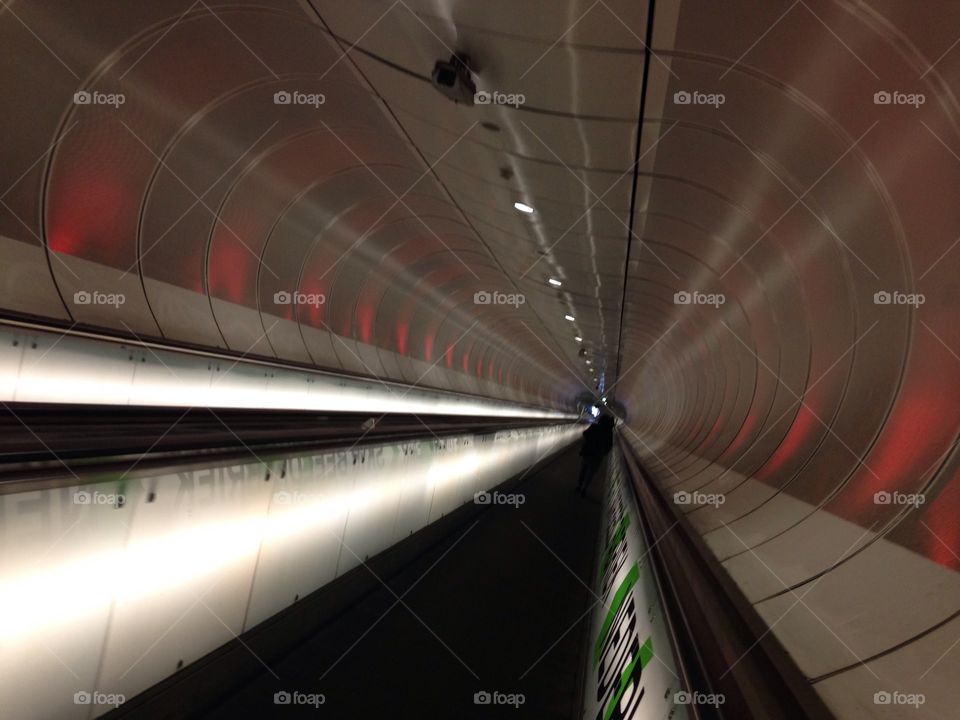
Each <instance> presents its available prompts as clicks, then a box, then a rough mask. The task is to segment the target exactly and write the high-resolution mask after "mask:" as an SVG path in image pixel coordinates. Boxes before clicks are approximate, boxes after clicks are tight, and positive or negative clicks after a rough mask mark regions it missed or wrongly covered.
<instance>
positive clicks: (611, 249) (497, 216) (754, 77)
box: [0, 0, 960, 718]
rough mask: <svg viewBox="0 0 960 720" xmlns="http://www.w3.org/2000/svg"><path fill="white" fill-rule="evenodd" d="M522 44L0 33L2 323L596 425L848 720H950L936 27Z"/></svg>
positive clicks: (282, 32)
mask: <svg viewBox="0 0 960 720" xmlns="http://www.w3.org/2000/svg"><path fill="white" fill-rule="evenodd" d="M517 8H518V3H517V1H516V0H485V1H484V2H458V1H457V0H408V1H407V2H403V3H399V4H398V3H393V4H391V3H390V2H389V1H388V0H351V2H343V1H342V0H289V1H287V0H259V1H258V2H256V3H253V4H251V3H246V2H239V1H235V0H224V1H222V2H218V3H204V2H191V0H157V1H156V2H149V3H120V2H108V1H106V0H88V1H85V2H83V3H78V2H73V1H70V0H44V2H26V1H25V0H20V1H17V2H12V1H8V2H5V3H3V5H2V6H0V63H2V65H0V67H2V72H0V91H2V93H3V97H4V99H5V105H4V112H3V114H2V115H0V130H2V136H3V137H4V138H5V140H4V162H3V163H0V201H2V202H0V258H2V264H0V315H2V316H3V317H4V318H5V319H10V318H19V319H21V320H30V321H34V322H37V323H40V324H51V323H57V324H59V325H60V326H65V327H73V326H77V325H79V326H80V327H81V328H85V329H91V328H92V329H96V330H98V331H101V332H105V333H109V334H112V335H118V336H123V337H126V338H132V337H141V338H150V339H153V340H157V341H159V342H166V343H169V344H172V345H184V344H185V345H190V346H198V347H200V348H207V349H210V348H218V349H224V350H229V351H230V352H231V353H233V354H234V355H250V356H253V357H257V358H267V359H273V360H280V361H285V362H290V363H296V364H301V365H306V366H310V367H312V368H323V369H329V370H333V371H340V372H348V373H351V374H359V375H364V376H367V377H377V378H384V379H390V380H395V381H398V382H406V383H419V384H423V385H425V386H428V387H430V388H434V389H442V390H456V391H460V392H465V393H471V394H473V395H481V396H485V397H487V398H491V399H496V400H500V401H508V402H514V403H523V404H525V405H528V406H529V405H535V406H540V407H548V408H552V409H558V408H568V407H569V406H570V404H571V403H572V402H573V399H574V398H575V397H577V396H578V395H583V394H584V393H587V394H588V395H591V394H593V393H594V391H595V390H597V389H598V388H603V389H604V390H605V391H606V392H607V393H608V395H609V396H610V397H611V400H614V399H615V400H616V403H617V404H616V405H614V406H615V407H624V408H626V411H627V417H628V422H627V423H626V424H625V425H624V426H623V430H622V432H623V433H624V434H625V436H626V438H627V439H628V440H629V442H631V443H632V445H633V446H634V447H635V448H636V450H637V452H638V453H639V455H640V456H641V457H642V459H643V460H644V461H645V464H646V466H647V467H648V469H649V470H650V471H651V472H652V473H653V475H655V476H656V480H657V482H658V483H659V484H660V485H661V486H662V488H663V490H664V492H666V493H668V495H669V496H670V497H671V498H673V499H675V504H676V507H677V509H678V511H679V512H682V513H684V514H685V516H686V518H687V520H688V521H689V523H690V525H691V527H692V528H693V530H694V531H695V532H696V533H698V534H700V535H701V536H702V538H703V540H704V542H705V543H706V545H707V547H708V549H709V551H710V552H712V553H713V554H714V555H715V558H716V560H717V561H718V562H719V563H720V564H721V565H722V568H723V570H724V571H725V572H726V573H728V574H729V576H730V578H732V580H733V581H734V583H736V586H737V587H738V588H739V590H740V591H741V592H742V594H743V595H744V597H745V598H746V601H747V602H749V603H750V604H751V605H752V607H753V608H755V610H756V611H757V613H759V615H760V617H761V618H763V619H764V620H765V621H766V622H767V625H768V628H769V632H770V634H771V635H772V636H773V637H775V638H776V639H777V640H778V641H779V642H780V643H781V644H782V645H783V647H784V648H785V649H786V651H787V653H788V654H789V656H790V657H792V658H793V660H794V661H795V662H796V664H797V665H798V666H799V668H800V670H801V671H802V672H803V673H804V675H805V676H806V678H807V679H808V680H809V682H810V683H811V684H812V685H813V687H814V688H815V689H816V690H817V691H818V692H819V693H820V695H821V696H822V697H823V698H824V700H825V701H826V703H827V704H828V705H829V707H830V709H831V710H832V711H833V712H834V713H835V714H836V715H837V716H838V717H843V718H848V717H849V718H860V717H872V718H887V717H890V718H896V717H900V715H899V713H901V712H903V711H904V709H905V708H904V705H903V703H901V702H900V701H899V700H898V698H901V696H898V695H896V693H901V694H902V696H906V695H911V694H916V693H920V694H923V696H924V697H925V703H924V704H923V706H922V707H921V708H919V710H918V712H917V713H916V715H915V716H916V717H924V716H929V717H951V716H953V715H955V710H954V708H955V707H956V706H958V705H960V685H958V684H957V683H956V682H955V678H956V676H957V674H958V672H960V648H958V647H957V646H958V644H960V643H958V641H957V639H958V638H960V600H958V598H960V580H958V573H957V571H958V570H960V521H958V511H960V457H958V453H957V436H958V430H960V325H958V323H957V321H956V318H957V310H958V306H960V294H958V283H957V268H958V262H960V247H958V245H960V204H958V203H957V202H956V198H957V194H958V191H960V122H958V118H960V104H958V100H957V97H958V93H960V44H958V40H957V37H958V34H960V4H958V3H956V2H953V1H952V0H922V2H920V1H917V0H914V1H913V2H906V1H905V0H764V1H763V2H757V1H755V0H725V1H724V2H716V0H656V1H655V2H654V1H653V0H647V1H645V2H636V1H635V0H600V1H599V2H593V0H564V2H556V0H524V3H523V10H522V11H518V10H517ZM454 51H458V52H468V53H469V54H470V55H471V57H472V58H474V60H475V61H476V68H474V69H475V70H476V71H477V73H476V75H477V81H478V88H479V89H480V90H481V91H484V92H500V93H505V94H508V95H511V94H512V95H513V96H514V97H515V98H516V97H518V96H522V98H523V101H522V102H520V101H519V100H517V101H516V103H515V104H513V105H511V104H509V103H484V104H478V105H477V106H475V107H468V106H465V105H464V104H459V105H457V104H454V103H451V102H449V101H448V100H447V99H446V98H443V97H441V96H440V95H439V93H437V92H436V91H435V90H434V89H433V88H432V87H431V86H430V78H429V73H430V68H431V67H432V66H433V63H434V62H435V61H436V60H438V59H446V58H449V57H450V55H451V53H452V52H454ZM517 201H522V202H523V203H526V204H528V205H529V209H530V210H532V211H533V212H531V213H529V214H520V213H518V212H515V211H514V207H515V205H514V203H515V202H517ZM497 292H499V293H502V294H505V296H513V297H515V298H516V297H518V296H522V297H523V302H519V300H517V301H516V302H515V303H514V304H509V303H507V304H498V303H494V302H490V301H489V298H490V297H491V295H490V294H491V293H497ZM498 297H499V296H498ZM485 299H486V301H485ZM24 352H26V351H24ZM620 404H622V405H620ZM611 405H613V403H611ZM736 661H737V658H731V662H736Z"/></svg>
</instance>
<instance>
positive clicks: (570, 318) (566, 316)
mask: <svg viewBox="0 0 960 720" xmlns="http://www.w3.org/2000/svg"><path fill="white" fill-rule="evenodd" d="M563 317H564V319H565V320H569V321H570V322H573V321H574V320H575V318H574V317H573V315H564V316H563Z"/></svg>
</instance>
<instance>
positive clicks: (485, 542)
mask: <svg viewBox="0 0 960 720" xmlns="http://www.w3.org/2000/svg"><path fill="white" fill-rule="evenodd" d="M576 461H577V458H576V449H575V447H574V448H569V449H567V450H565V451H563V452H561V453H560V454H558V455H557V456H556V457H555V458H553V459H552V460H551V461H549V462H548V463H547V464H546V465H545V466H544V467H542V468H541V469H539V470H536V471H534V472H533V473H531V474H530V475H528V476H527V477H526V478H524V479H523V480H522V481H521V482H520V483H519V484H518V485H517V486H514V487H512V488H511V489H509V490H505V491H503V492H504V493H505V494H504V495H502V496H500V497H498V498H497V499H498V500H501V501H505V502H504V504H491V506H490V507H488V508H487V509H486V510H485V511H484V512H482V513H481V514H480V515H479V516H478V517H477V518H475V519H473V520H471V521H470V522H469V523H468V524H466V525H465V526H464V527H463V528H462V529H461V530H459V531H458V532H455V533H452V534H451V535H450V536H449V538H448V539H447V540H446V541H444V542H442V543H440V544H438V545H435V546H434V547H433V548H432V549H431V550H429V551H428V552H426V553H425V554H423V555H421V556H420V557H419V558H417V559H416V560H415V561H414V562H413V563H411V564H410V565H408V566H407V567H406V568H405V569H404V570H402V571H401V572H399V573H397V574H396V575H394V576H393V577H391V578H390V579H388V580H386V581H385V582H383V583H381V582H379V581H377V588H376V589H375V590H374V591H373V592H371V593H369V594H368V595H366V596H365V597H364V598H363V599H362V600H360V601H359V602H357V603H356V604H355V605H354V606H353V607H351V608H349V609H348V610H347V611H345V612H344V613H342V614H341V615H340V616H339V617H338V618H337V619H336V620H335V621H334V622H332V623H330V624H328V625H327V626H326V627H324V628H323V629H322V630H321V631H320V632H318V633H316V634H314V635H313V636H312V637H310V638H309V639H308V640H307V641H305V642H304V643H303V644H302V645H300V646H299V647H298V648H297V649H296V650H295V651H294V652H292V653H290V654H289V655H287V656H286V657H285V658H284V659H283V660H281V661H280V662H276V663H273V664H272V666H271V668H270V670H269V671H268V670H267V669H266V668H265V667H264V668H263V669H262V672H261V673H260V674H259V676H258V677H256V678H255V679H253V680H251V681H250V682H249V683H248V684H247V685H246V687H245V689H244V690H242V691H241V692H238V693H237V694H235V695H234V696H232V697H231V698H229V699H228V700H226V701H225V702H223V703H222V704H221V705H219V706H218V707H217V708H216V709H214V710H213V711H211V712H209V713H207V714H206V715H204V716H203V717H205V718H209V719H210V720H219V719H221V718H223V719H226V718H238V717H239V718H263V717H321V716H322V717H325V718H366V717H377V716H380V715H383V716H384V717H392V716H399V717H415V716H419V717H430V718H453V717H456V718H473V717H476V718H480V717H483V718H489V717H499V716H503V717H513V718H517V717H530V718H543V719H550V718H557V719H559V718H572V717H575V716H577V715H578V714H579V707H578V706H579V690H578V688H579V684H580V683H579V678H580V663H581V659H582V656H581V654H580V652H581V644H582V640H583V633H584V624H585V623H586V622H587V621H588V617H589V615H588V613H587V610H588V609H589V608H590V607H592V604H593V603H594V602H595V598H594V596H593V594H592V592H591V591H590V590H589V589H588V587H587V586H588V585H589V584H590V583H591V581H592V574H593V562H594V549H595V543H596V538H597V532H598V531H599V519H600V501H599V498H600V494H601V492H602V487H601V486H602V482H601V481H599V479H598V481H597V482H595V483H594V485H593V486H592V487H591V489H590V493H589V495H588V497H587V498H586V499H584V498H581V497H580V496H579V495H578V494H577V493H575V492H574V486H575V484H576ZM507 493H514V494H520V496H522V498H523V502H522V504H509V503H507V502H506V501H509V500H510V499H511V498H510V496H509V494H507ZM518 497H519V496H518ZM514 499H516V498H514ZM358 571H360V572H369V571H368V570H365V569H363V568H358ZM398 598H399V599H398ZM479 692H489V693H503V694H504V695H505V696H509V695H515V694H517V693H521V694H522V695H523V704H522V705H520V706H519V708H517V707H514V706H513V705H509V704H501V705H496V704H490V705H483V704H476V703H475V698H474V696H475V694H476V693H479ZM276 693H290V694H291V704H289V705H284V704H277V703H275V701H274V698H275V694H276ZM294 693H301V694H302V695H300V696H297V697H296V698H294V695H293V694H294ZM311 694H316V695H319V694H322V695H323V698H324V702H323V704H322V705H320V706H319V709H318V708H317V707H315V706H314V705H313V704H309V703H310V701H311V698H309V697H307V696H309V695H311ZM281 697H283V696H281ZM498 699H500V700H509V699H510V698H509V697H502V696H501V697H499V698H498ZM185 700H186V698H185ZM313 700H316V698H314V699H313ZM295 702H301V703H306V704H294V703H295Z"/></svg>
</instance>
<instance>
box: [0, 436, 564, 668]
mask: <svg viewBox="0 0 960 720" xmlns="http://www.w3.org/2000/svg"><path fill="white" fill-rule="evenodd" d="M578 432H579V428H577V427H571V428H569V429H567V430H566V431H565V432H563V433H561V434H556V435H552V436H548V437H547V438H546V439H547V440H548V442H549V443H550V444H551V445H552V446H553V447H559V446H560V445H561V444H562V443H563V442H565V438H569V437H572V436H575V435H576V434H577V433H578ZM531 448H536V449H541V448H540V447H539V445H538V438H536V437H524V438H522V439H521V440H520V441H519V442H517V443H514V444H512V445H510V446H506V447H503V446H501V447H497V446H490V447H486V448H484V449H482V450H479V449H469V450H466V451H465V454H464V455H462V456H454V457H451V458H444V459H436V460H433V461H432V462H431V463H430V467H429V468H428V470H427V472H426V476H425V477H423V476H419V477H418V476H417V474H416V471H414V474H405V473H398V474H397V475H396V476H395V477H393V478H391V479H390V480H388V481H386V482H382V483H378V484H374V483H372V481H373V480H374V478H375V477H376V476H377V474H378V471H376V470H371V471H369V472H368V473H367V474H366V475H364V476H361V477H359V478H357V482H356V484H355V486H354V487H353V488H351V489H350V490H346V491H341V492H339V493H323V494H318V495H317V496H316V497H312V496H311V497H307V498H303V499H300V498H296V497H295V500H296V502H294V503H292V504H288V503H287V498H284V499H283V500H281V499H280V498H279V497H278V495H274V497H273V500H272V502H271V503H270V505H269V507H267V506H266V505H265V506H263V510H262V513H260V514H257V513H256V512H251V511H249V510H247V511H245V512H243V514H240V513H238V515H237V516H236V517H231V518H226V519H221V520H217V521H212V522H207V523H204V524H200V525H195V526H193V527H189V528H185V529H179V530H174V531H171V532H158V533H155V534H152V535H151V536H150V537H146V538H140V539H137V540H135V541H133V542H131V543H130V544H129V545H127V546H126V547H118V548H114V549H109V550H103V551H100V552H96V553H92V554H90V555H87V556H85V557H81V558H77V559H72V560H68V561H66V562H62V563H59V564H57V563H55V562H49V561H48V562H47V563H46V564H43V563H38V566H37V567H36V568H33V569H31V570H28V571H26V572H23V573H15V574H7V575H0V648H3V647H4V646H6V648H7V649H9V648H10V647H11V646H12V645H13V644H14V643H20V642H26V641H29V640H30V638H31V637H33V636H35V635H37V634H38V633H43V632H48V631H60V630H61V629H62V628H64V627H66V626H69V625H70V624H71V623H77V622H79V621H87V620H90V619H91V618H93V617H96V615H97V614H98V613H103V612H106V610H107V609H108V608H109V607H110V605H111V603H112V602H114V601H115V600H120V601H134V600H143V599H148V598H154V597H160V598H162V596H163V594H164V593H165V592H169V591H170V590H173V589H175V588H178V587H182V586H184V585H187V584H188V583H190V582H194V581H197V580H200V579H202V578H205V577H212V576H214V575H215V574H218V573H223V572H229V571H230V570H231V569H232V568H234V567H236V566H237V565H239V564H241V563H243V562H246V561H250V560H252V558H254V557H255V556H256V553H257V551H258V549H259V547H260V544H261V542H262V541H263V540H277V539H293V540H294V542H296V539H297V538H299V537H302V536H304V535H306V534H308V533H310V532H312V531H314V530H317V529H323V528H328V529H330V530H331V532H332V533H333V534H332V536H331V537H332V538H333V539H338V538H337V532H336V531H334V529H333V523H334V522H335V521H337V520H342V519H344V518H345V517H346V516H347V515H348V513H349V514H350V516H354V515H357V514H361V515H362V514H363V512H364V511H365V510H369V509H371V507H372V506H373V505H376V504H377V503H379V502H381V501H384V500H387V499H391V498H393V499H394V501H396V502H399V497H400V492H401V490H402V489H403V488H404V486H405V485H406V484H408V483H410V482H414V483H417V482H419V483H421V484H422V485H423V487H424V488H429V489H434V488H437V487H440V486H447V485H463V484H469V485H471V486H472V485H473V484H474V483H475V481H476V480H477V479H478V473H479V472H480V471H482V470H484V469H489V468H491V467H493V466H494V465H496V464H497V463H498V462H502V461H506V460H509V459H511V458H513V457H523V456H524V454H525V453H526V452H527V451H529V450H530V449H531ZM501 480H503V478H497V479H495V480H493V483H494V484H496V483H498V482H500V481H501ZM42 559H43V558H41V560H42Z"/></svg>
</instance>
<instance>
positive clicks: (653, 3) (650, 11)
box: [611, 0, 657, 385]
mask: <svg viewBox="0 0 960 720" xmlns="http://www.w3.org/2000/svg"><path fill="white" fill-rule="evenodd" d="M656 8H657V0H650V2H649V4H648V5H647V31H646V34H645V38H644V49H645V50H644V58H643V80H642V82H641V85H640V109H639V111H638V112H639V115H638V117H637V141H636V143H635V147H634V157H633V189H632V190H631V193H630V220H629V227H628V228H627V255H626V257H625V258H624V260H623V293H622V295H621V297H620V327H619V329H618V332H617V371H616V374H615V375H614V382H613V383H611V385H613V384H616V383H619V382H620V365H621V363H622V361H623V318H624V315H625V311H626V307H627V282H628V280H629V279H630V250H631V248H632V247H633V227H634V221H635V220H636V217H637V184H638V182H639V180H640V146H641V145H642V141H643V116H644V113H645V112H646V109H647V83H648V81H649V79H650V60H651V56H652V53H651V51H650V46H651V44H652V43H653V20H654V17H655V16H656Z"/></svg>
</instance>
